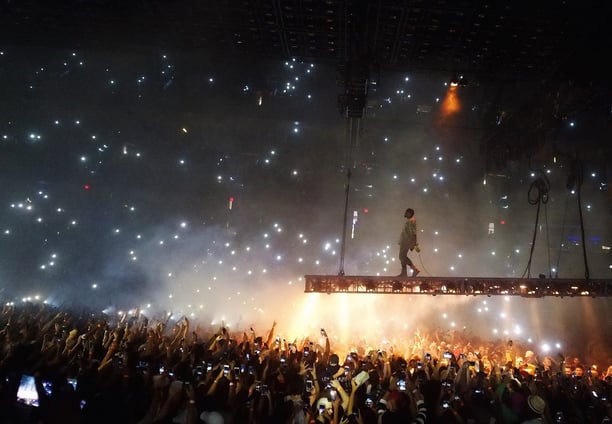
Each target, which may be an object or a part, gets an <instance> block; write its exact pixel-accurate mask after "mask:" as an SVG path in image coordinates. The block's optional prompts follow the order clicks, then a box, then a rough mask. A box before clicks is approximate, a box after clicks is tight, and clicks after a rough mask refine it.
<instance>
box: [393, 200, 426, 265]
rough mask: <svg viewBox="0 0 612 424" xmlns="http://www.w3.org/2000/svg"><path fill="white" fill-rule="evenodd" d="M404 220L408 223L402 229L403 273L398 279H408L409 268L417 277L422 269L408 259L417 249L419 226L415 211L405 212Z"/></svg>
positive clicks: (400, 253) (400, 240)
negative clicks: (409, 253)
mask: <svg viewBox="0 0 612 424" xmlns="http://www.w3.org/2000/svg"><path fill="white" fill-rule="evenodd" d="M404 218H406V223H405V224H404V227H403V229H402V232H401V234H400V239H399V243H398V244H399V246H400V249H399V260H400V263H401V264H402V271H401V273H400V274H399V275H398V277H407V276H408V273H407V267H410V268H411V269H412V276H413V277H416V276H417V275H418V273H419V272H421V270H420V269H418V268H417V267H416V266H415V265H414V264H413V263H412V260H410V258H409V257H408V252H409V251H412V250H415V249H417V252H418V251H419V250H418V244H417V224H416V218H415V216H414V209H412V208H408V209H406V212H404Z"/></svg>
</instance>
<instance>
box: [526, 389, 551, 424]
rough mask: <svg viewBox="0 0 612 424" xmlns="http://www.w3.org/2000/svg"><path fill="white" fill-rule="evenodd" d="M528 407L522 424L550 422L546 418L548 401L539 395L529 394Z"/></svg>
mask: <svg viewBox="0 0 612 424" xmlns="http://www.w3.org/2000/svg"><path fill="white" fill-rule="evenodd" d="M527 405H528V406H529V408H527V410H526V412H525V417H524V420H523V421H522V422H521V424H537V423H548V422H550V421H549V420H546V419H545V413H546V402H545V401H544V399H542V398H541V397H540V396H538V395H529V396H528V397H527Z"/></svg>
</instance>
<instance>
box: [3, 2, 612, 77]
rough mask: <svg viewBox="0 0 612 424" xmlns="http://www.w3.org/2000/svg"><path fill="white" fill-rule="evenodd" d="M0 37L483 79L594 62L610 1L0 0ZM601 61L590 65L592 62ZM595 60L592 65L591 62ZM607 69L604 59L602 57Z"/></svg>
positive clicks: (561, 72)
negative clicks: (352, 63)
mask: <svg viewBox="0 0 612 424" xmlns="http://www.w3.org/2000/svg"><path fill="white" fill-rule="evenodd" d="M1 4H2V6H1V10H0V12H1V13H0V35H1V36H2V41H0V42H2V43H6V44H13V45H14V44H19V45H32V44H33V45H37V46H40V45H45V46H69V47H75V46H76V47H79V46H80V47H102V48H115V47H120V46H126V45H131V46H134V45H148V46H150V45H158V46H165V47H168V48H207V49H219V50H220V51H224V52H228V51H229V52H235V53H237V54H239V53H245V54H249V55H256V56H259V57H271V58H298V59H307V60H314V61H318V62H330V63H343V62H347V61H351V60H360V61H367V63H368V65H369V66H376V67H380V68H383V69H384V68H393V69H401V70H405V71H413V72H416V71H445V72H453V73H466V74H477V75H480V76H481V77H489V78H517V77H523V78H525V77H537V78H540V77H545V78H556V77H559V78H565V77H566V76H567V75H568V74H569V75H570V76H572V75H575V74H579V75H581V76H586V77H589V76H590V75H591V72H593V71H594V72H599V69H600V67H601V66H603V65H604V64H605V63H606V62H608V61H607V60H605V57H606V55H607V54H608V52H609V51H610V47H611V43H610V36H609V32H608V31H607V30H606V29H605V27H606V25H607V24H608V22H610V14H609V9H610V7H609V6H608V5H607V4H608V2H605V1H601V2H590V1H580V0H565V1H548V0H546V1H524V0H499V1H493V0H485V1H476V0H457V1H453V0H396V1H393V0H352V1H351V0H344V1H343V0H221V1H212V0H178V1H170V0H164V1H162V0H59V1H48V0H20V1H16V0H2V3H1ZM596 65H597V66H596ZM592 68H595V69H594V70H593V69H592ZM607 69H608V70H609V67H608V68H607Z"/></svg>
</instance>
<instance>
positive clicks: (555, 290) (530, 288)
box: [304, 275, 612, 298]
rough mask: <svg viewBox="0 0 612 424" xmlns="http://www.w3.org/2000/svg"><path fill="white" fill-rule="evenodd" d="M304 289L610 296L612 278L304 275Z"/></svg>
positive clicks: (528, 295)
mask: <svg viewBox="0 0 612 424" xmlns="http://www.w3.org/2000/svg"><path fill="white" fill-rule="evenodd" d="M304 278H305V289H304V292H305V293H384V294H413V295H429V296H439V295H452V296H520V297H534V298H538V297H546V296H552V297H577V296H583V297H612V280H581V279H546V278H471V277H470V278H457V277H416V278H410V277H409V278H399V277H378V276H376V277H375V276H364V275H351V276H348V275H306V276H305V277H304Z"/></svg>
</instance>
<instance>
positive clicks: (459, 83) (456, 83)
mask: <svg viewBox="0 0 612 424" xmlns="http://www.w3.org/2000/svg"><path fill="white" fill-rule="evenodd" d="M449 84H450V86H451V87H465V86H466V85H467V79H466V78H465V76H463V75H461V74H458V75H455V76H453V77H452V78H451V79H450V81H449Z"/></svg>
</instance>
